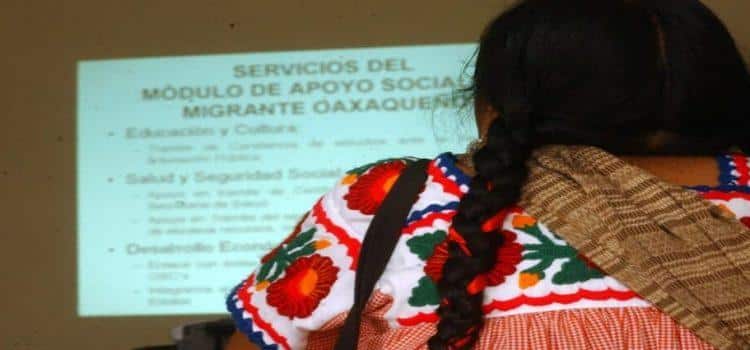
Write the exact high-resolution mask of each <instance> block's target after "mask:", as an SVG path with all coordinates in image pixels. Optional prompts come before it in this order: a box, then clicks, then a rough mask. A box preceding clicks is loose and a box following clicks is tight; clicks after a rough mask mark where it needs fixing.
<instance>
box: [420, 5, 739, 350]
mask: <svg viewBox="0 0 750 350" xmlns="http://www.w3.org/2000/svg"><path fill="white" fill-rule="evenodd" d="M471 92H472V93H473V95H474V98H475V99H480V100H481V101H483V102H484V103H486V104H488V105H489V106H491V107H493V108H494V109H495V110H497V111H498V112H499V114H500V117H499V118H497V119H496V120H495V121H494V122H493V123H492V124H491V126H490V128H489V132H488V134H487V139H486V140H487V141H486V144H485V145H484V146H483V147H482V148H481V149H480V150H479V151H477V152H476V153H475V154H474V156H473V161H474V166H475V170H476V173H477V175H476V176H475V177H474V178H473V180H472V182H471V185H470V190H469V192H468V193H467V194H465V195H464V197H463V198H462V200H461V203H460V205H459V207H458V211H457V213H456V215H455V217H454V218H453V228H454V229H455V230H456V231H457V232H458V233H459V234H460V235H461V237H462V238H463V239H464V240H465V241H466V245H467V247H468V253H470V254H467V252H464V251H462V249H461V248H460V247H459V246H458V244H456V243H454V242H451V243H450V244H449V253H450V257H449V259H448V261H447V262H446V264H445V265H444V267H443V274H442V278H441V279H440V280H439V281H438V289H439V292H440V295H441V298H442V300H443V301H444V302H443V303H441V305H440V307H439V308H438V315H439V316H440V321H439V323H438V325H437V334H435V336H433V337H432V338H431V339H430V341H429V347H430V349H433V350H434V349H446V348H449V347H450V348H452V349H469V348H471V347H473V345H474V343H475V342H476V340H477V338H478V335H479V333H480V331H481V326H482V323H483V317H484V315H483V311H482V300H483V294H482V293H481V292H480V293H478V294H474V295H471V294H470V293H469V292H468V291H467V289H466V287H467V285H468V284H469V283H470V282H471V281H472V280H473V279H474V278H475V277H476V276H477V275H478V274H481V273H484V272H487V271H488V270H490V269H491V268H492V267H493V266H494V264H495V263H496V254H497V251H498V248H499V247H500V246H501V245H502V244H503V242H502V238H501V237H502V236H501V235H499V234H487V233H484V232H483V231H482V229H481V226H482V223H484V222H485V221H486V220H487V219H489V218H490V217H492V216H494V215H495V214H497V213H498V212H499V211H500V210H502V209H503V208H507V207H510V206H512V205H515V204H516V202H517V201H518V200H519V196H520V194H521V189H522V185H523V183H524V181H525V179H526V176H527V168H526V165H525V163H526V160H527V158H528V157H529V155H530V153H531V151H532V150H533V149H534V148H535V147H538V146H541V145H544V144H585V145H592V146H597V147H601V148H603V149H605V150H607V151H610V152H613V153H616V154H673V155H677V154H714V155H715V154H717V153H719V152H723V151H726V150H727V149H728V148H729V147H730V146H738V147H747V146H749V145H750V137H748V136H747V132H748V130H750V129H749V128H748V126H750V120H748V118H747V117H748V116H749V115H750V113H748V102H747V101H750V76H749V75H748V72H747V69H746V67H745V64H744V62H743V60H742V58H741V56H740V54H739V52H738V50H737V48H736V46H735V43H734V41H733V39H732V37H731V36H730V34H729V33H728V31H727V29H726V28H725V27H724V25H723V24H722V23H721V21H720V20H719V19H718V18H717V17H716V16H715V15H714V14H713V13H712V12H711V11H710V10H709V9H708V8H706V7H705V6H704V5H703V4H701V3H700V2H699V1H697V0H640V1H639V0H568V1H560V0H527V1H523V2H521V3H519V4H518V5H516V6H515V7H513V8H511V9H510V10H508V11H506V12H504V13H502V14H501V15H500V16H499V17H498V18H497V19H495V20H494V21H492V22H491V23H490V24H489V26H488V27H487V29H486V30H485V32H484V33H483V35H482V37H481V41H480V45H479V50H478V54H477V57H476V66H475V72H474V78H473V86H472V87H471Z"/></svg>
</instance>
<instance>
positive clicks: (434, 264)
mask: <svg viewBox="0 0 750 350" xmlns="http://www.w3.org/2000/svg"><path fill="white" fill-rule="evenodd" d="M448 257H450V254H449V253H448V239H446V240H444V241H443V242H442V243H440V244H438V245H436V246H435V250H434V251H433V252H432V255H430V257H429V258H427V263H426V264H425V266H424V273H425V274H426V275H427V276H429V277H430V278H431V279H432V281H433V282H436V283H437V281H439V280H440V278H442V277H443V265H445V262H446V261H448Z"/></svg>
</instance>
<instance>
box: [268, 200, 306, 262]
mask: <svg viewBox="0 0 750 350" xmlns="http://www.w3.org/2000/svg"><path fill="white" fill-rule="evenodd" d="M309 215H310V212H309V211H308V212H307V213H305V215H303V216H302V218H301V219H300V220H299V221H298V222H297V224H296V225H294V229H293V230H292V233H290V234H289V236H287V237H286V238H285V239H284V241H283V242H281V244H279V245H278V246H277V247H276V248H273V249H272V250H271V251H270V252H268V253H267V254H266V255H264V256H263V257H262V258H260V263H261V264H265V263H267V262H268V261H269V260H271V259H272V258H273V257H275V256H276V254H277V253H278V252H279V250H281V248H282V247H283V246H284V245H286V244H289V242H291V241H292V240H293V239H294V238H295V237H297V235H298V234H299V233H300V232H301V231H302V223H303V222H304V221H305V219H307V217H308V216H309Z"/></svg>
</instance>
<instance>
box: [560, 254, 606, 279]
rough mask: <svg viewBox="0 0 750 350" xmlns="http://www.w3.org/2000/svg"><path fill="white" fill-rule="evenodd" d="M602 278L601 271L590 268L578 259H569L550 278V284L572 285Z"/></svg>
mask: <svg viewBox="0 0 750 350" xmlns="http://www.w3.org/2000/svg"><path fill="white" fill-rule="evenodd" d="M601 277H603V275H602V273H601V271H599V270H597V269H595V268H592V267H590V266H588V265H586V263H585V262H584V261H583V260H581V259H580V258H578V257H571V258H570V259H569V260H568V261H566V262H565V263H563V264H562V267H561V270H560V271H559V272H558V273H556V274H555V275H554V276H552V283H555V284H573V283H576V282H585V281H588V280H590V279H594V278H601Z"/></svg>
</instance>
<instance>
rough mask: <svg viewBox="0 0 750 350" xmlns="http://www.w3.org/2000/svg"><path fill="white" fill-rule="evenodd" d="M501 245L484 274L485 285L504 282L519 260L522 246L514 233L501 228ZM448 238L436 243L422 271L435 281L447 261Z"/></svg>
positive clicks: (514, 269) (441, 274)
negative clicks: (492, 262) (492, 264)
mask: <svg viewBox="0 0 750 350" xmlns="http://www.w3.org/2000/svg"><path fill="white" fill-rule="evenodd" d="M499 233H500V234H502V235H503V238H504V241H503V245H501V246H500V248H498V250H497V263H496V264H495V267H493V268H492V270H490V271H488V272H487V273H486V274H485V277H486V278H487V286H497V285H500V284H502V283H503V282H505V278H506V277H507V276H510V275H512V274H514V273H515V272H516V266H517V265H518V264H519V263H520V262H521V253H522V251H523V246H522V245H521V244H519V243H518V242H516V234H515V233H513V232H511V231H507V230H503V231H500V232H499ZM448 257H449V253H448V240H447V239H446V240H445V241H444V242H442V243H440V244H438V245H437V246H436V247H435V251H434V252H433V253H432V255H431V256H430V257H429V258H428V259H427V264H426V265H425V267H424V273H425V274H426V275H427V276H429V277H430V278H431V279H432V280H433V281H435V282H437V281H439V280H440V278H441V277H442V276H443V265H445V262H446V261H448Z"/></svg>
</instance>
